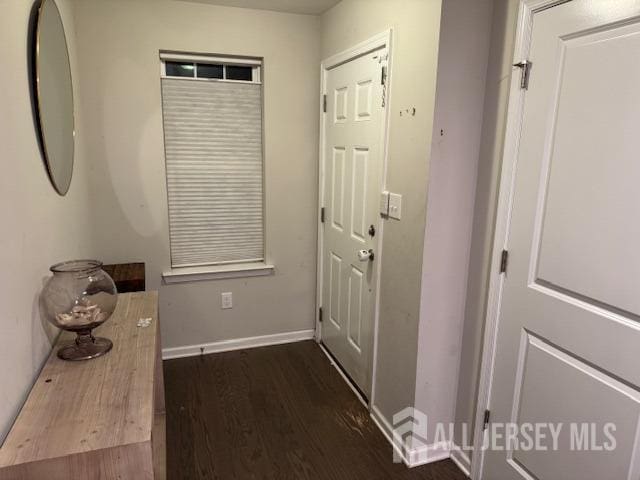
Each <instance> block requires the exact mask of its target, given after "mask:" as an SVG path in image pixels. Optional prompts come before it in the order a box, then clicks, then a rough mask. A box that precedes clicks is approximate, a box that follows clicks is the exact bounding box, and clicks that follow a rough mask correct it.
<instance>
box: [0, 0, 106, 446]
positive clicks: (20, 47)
mask: <svg viewBox="0 0 640 480" xmlns="http://www.w3.org/2000/svg"><path fill="white" fill-rule="evenodd" d="M57 3H58V5H59V7H60V10H61V12H62V16H63V22H64V24H65V27H66V29H67V42H68V44H69V50H70V54H71V63H72V70H74V69H75V46H76V41H75V34H74V31H73V22H72V16H71V12H70V5H69V3H68V2H67V1H66V0H57ZM32 4H33V2H32V1H31V0H13V1H10V2H3V3H2V15H0V63H1V64H2V66H3V68H2V70H3V73H2V77H1V79H0V87H1V88H0V105H2V108H1V112H0V145H1V147H0V148H1V149H0V152H1V157H0V158H1V160H2V175H0V225H1V228H2V233H1V235H0V265H1V267H0V365H2V368H0V443H2V440H3V439H4V437H5V435H6V433H7V431H8V429H9V428H10V426H11V424H12V422H13V419H14V417H15V415H16V414H17V412H18V411H19V409H20V407H21V406H22V403H23V401H24V400H25V398H26V395H27V394H28V393H29V390H30V388H31V385H32V383H33V380H34V379H35V377H36V375H37V374H38V372H39V371H40V368H41V366H42V363H43V362H44V360H45V359H46V357H47V356H48V355H49V352H50V349H51V340H52V339H53V337H54V335H55V334H56V331H57V330H56V329H53V328H52V327H50V326H49V324H48V323H47V322H46V321H45V320H43V319H42V318H41V317H40V314H39V308H38V295H39V292H40V290H41V288H42V286H43V282H44V280H45V278H46V277H47V276H48V273H49V272H48V268H49V266H50V265H52V264H53V263H56V262H59V261H61V260H66V259H70V258H79V257H80V258H82V257H89V256H92V255H94V254H95V251H94V250H93V249H92V248H91V238H90V234H89V232H90V226H89V205H88V200H89V199H88V188H87V183H88V182H87V174H88V169H87V165H86V161H85V156H84V155H83V152H82V149H83V146H82V140H83V128H82V125H81V124H80V127H79V128H78V131H77V133H78V135H77V139H76V158H75V170H74V173H73V180H72V183H71V188H70V189H69V192H68V193H67V195H66V196H65V197H61V196H59V195H58V194H57V193H56V192H55V191H54V189H53V186H52V185H51V183H50V182H49V178H48V176H47V172H46V170H45V166H44V163H43V160H42V156H41V155H40V152H39V149H38V142H37V137H36V131H35V129H34V123H33V116H32V111H31V102H30V95H29V74H28V67H27V62H28V51H27V30H28V28H27V27H28V24H29V14H30V10H31V7H32ZM72 73H76V72H75V71H74V72H72ZM74 80H75V77H74ZM76 85H77V82H76ZM76 93H77V92H76ZM76 100H77V95H76ZM78 120H79V122H78V123H81V119H78Z"/></svg>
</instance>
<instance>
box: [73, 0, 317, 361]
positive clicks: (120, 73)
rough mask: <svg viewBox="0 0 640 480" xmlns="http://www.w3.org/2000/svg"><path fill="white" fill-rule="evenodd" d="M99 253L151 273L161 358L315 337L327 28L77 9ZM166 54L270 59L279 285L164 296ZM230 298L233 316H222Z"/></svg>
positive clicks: (269, 217) (293, 18)
mask: <svg viewBox="0 0 640 480" xmlns="http://www.w3.org/2000/svg"><path fill="white" fill-rule="evenodd" d="M76 4H77V15H76V21H77V29H78V39H79V48H78V53H79V65H80V82H81V83H82V84H83V85H84V86H85V87H86V89H85V91H84V95H83V102H82V108H83V111H84V113H85V119H86V122H87V123H86V126H85V128H86V130H87V132H86V133H87V143H88V145H89V146H90V148H89V151H88V154H89V159H90V161H91V178H92V184H91V188H92V194H93V195H95V197H96V198H99V202H98V203H97V205H96V209H95V210H94V215H95V216H96V218H97V219H99V225H100V227H99V228H97V229H96V236H95V239H94V240H95V242H96V244H97V245H98V247H99V249H100V252H101V255H102V257H103V258H104V259H105V260H107V261H109V262H128V261H144V262H146V264H147V283H148V288H151V289H159V290H160V316H161V319H162V334H163V346H164V347H165V348H166V347H179V346H188V345H196V344H202V343H208V342H215V341H220V340H226V339H233V338H243V337H250V336H259V335H268V334H276V333H284V332H291V331H299V330H305V329H313V328H314V324H315V307H314V305H315V286H316V236H317V230H316V228H317V227H316V222H317V218H316V205H317V173H316V172H317V158H318V149H317V145H318V128H319V127H318V95H319V91H320V87H319V73H318V72H319V69H318V66H319V64H320V57H319V18H318V17H315V16H310V15H292V14H283V13H276V12H268V11H258V10H249V9H243V8H231V7H220V6H213V5H205V4H197V3H190V2H176V1H167V0H137V1H129V0H126V1H125V0H77V2H76ZM159 50H177V51H186V52H201V53H219V54H232V55H248V56H258V57H264V84H265V95H264V105H265V109H264V124H265V144H264V145H265V180H266V245H267V261H268V262H271V263H273V264H274V265H275V268H276V272H275V275H273V276H268V277H254V278H240V279H232V280H211V281H201V282H192V283H183V284H173V285H163V284H162V283H161V274H162V272H163V271H165V270H168V269H169V267H170V256H169V233H168V221H167V217H168V214H167V197H166V182H165V161H164V142H163V130H162V112H161V97H160V63H159V59H158V52H159ZM221 292H233V294H234V298H233V300H234V306H233V309H231V310H224V311H223V310H221V308H220V294H221Z"/></svg>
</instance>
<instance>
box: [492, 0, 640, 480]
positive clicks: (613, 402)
mask: <svg viewBox="0 0 640 480" xmlns="http://www.w3.org/2000/svg"><path fill="white" fill-rule="evenodd" d="M614 3H615V8H614V7H611V8H607V5H614ZM623 4H624V5H623ZM639 14H640V2H633V1H631V2H620V3H616V2H600V3H598V8H594V3H593V2H589V1H584V0H573V1H571V2H568V3H563V4H561V5H558V6H555V7H553V8H548V9H546V10H543V11H540V12H537V13H535V14H534V20H533V28H532V32H531V35H532V36H531V47H530V56H529V60H530V61H531V62H532V64H533V69H532V71H531V78H530V84H529V89H528V91H527V93H526V95H525V103H524V110H523V118H522V125H521V132H520V143H519V151H518V158H517V162H516V171H515V172H516V176H515V182H514V186H513V188H514V190H513V205H512V210H511V224H510V228H509V242H508V243H509V247H508V248H509V265H508V270H507V273H506V277H505V280H504V287H503V294H502V303H501V306H500V315H499V319H498V336H497V343H496V354H495V366H494V372H493V379H492V387H491V393H490V410H491V422H492V424H493V423H497V424H508V423H515V424H518V425H522V424H526V423H544V424H548V423H553V424H556V425H557V424H559V423H561V424H562V426H561V430H560V435H559V437H558V438H559V440H558V449H557V450H553V449H552V443H550V442H549V441H547V442H546V443H545V445H546V446H547V447H548V448H547V450H541V449H532V450H523V449H507V450H506V451H499V450H490V451H487V453H486V456H485V460H484V469H483V478H484V479H486V480H501V479H520V478H526V479H537V480H558V479H562V480H573V479H575V480H601V479H605V478H606V479H607V480H614V479H620V480H628V479H638V478H640V463H639V462H640V438H639V432H640V369H639V368H638V352H640V317H639V314H640V295H638V291H639V290H638V288H639V285H640V253H639V251H638V248H637V245H638V244H640V223H639V222H638V220H639V219H640V189H638V185H640V162H639V160H638V153H637V152H638V151H640V135H637V133H635V131H636V129H637V125H638V124H639V121H640V89H638V87H637V86H638V85H640V63H639V62H632V63H633V65H629V63H628V62H627V63H626V64H625V60H624V59H629V58H638V55H639V54H640V23H639V22H638V15H639ZM572 423H575V424H576V426H572V425H571V424H572ZM583 423H587V424H593V426H591V425H589V427H588V428H589V429H593V431H591V430H590V434H591V435H590V437H589V439H588V441H589V442H595V443H593V444H592V443H589V444H588V445H585V446H587V447H590V448H591V449H590V450H589V449H588V450H587V451H585V450H582V449H579V448H575V447H576V444H575V440H576V439H575V438H574V439H573V443H572V436H571V433H572V428H578V429H579V428H582V427H581V426H582V424H583ZM608 423H611V424H614V425H615V432H614V438H615V441H616V448H615V449H614V450H612V451H607V450H597V451H596V450H594V449H593V448H592V447H597V446H602V445H603V443H604V442H605V441H606V440H607V437H606V436H605V435H604V431H605V426H606V424H608ZM594 434H595V435H596V439H595V440H594ZM517 438H518V439H519V440H520V441H523V440H524V437H523V435H522V434H521V433H520V434H519V435H518V436H517Z"/></svg>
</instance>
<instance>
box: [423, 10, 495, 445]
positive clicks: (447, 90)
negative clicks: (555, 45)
mask: <svg viewBox="0 0 640 480" xmlns="http://www.w3.org/2000/svg"><path fill="white" fill-rule="evenodd" d="M492 4H493V0H446V1H445V2H443V5H442V22H441V25H440V53H439V60H438V81H437V88H436V104H435V119H434V125H433V139H434V140H433V146H432V150H431V163H430V173H429V185H428V201H427V216H426V218H427V220H426V231H425V240H424V256H423V268H422V292H421V294H422V300H421V307H420V331H419V337H418V342H419V346H418V363H417V365H418V366H417V372H416V377H417V378H416V398H415V407H416V408H417V409H419V410H420V411H422V412H423V413H426V414H427V415H428V418H429V421H430V423H431V422H436V421H438V422H443V423H445V424H448V423H450V422H453V415H454V408H455V397H456V389H457V374H458V365H459V361H460V353H461V337H462V327H463V322H464V310H465V296H466V291H467V270H468V266H469V257H470V248H471V232H472V225H473V213H474V200H475V195H476V181H477V177H478V158H479V152H480V135H481V130H482V117H483V106H484V93H485V78H486V72H487V61H488V57H489V43H490V36H491V13H492ZM429 433H430V434H433V433H434V432H433V431H431V432H429ZM429 441H432V439H429Z"/></svg>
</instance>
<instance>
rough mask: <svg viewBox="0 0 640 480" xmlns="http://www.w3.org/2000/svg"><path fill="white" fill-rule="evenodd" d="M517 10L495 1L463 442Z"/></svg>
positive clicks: (462, 400) (474, 382)
mask: <svg viewBox="0 0 640 480" xmlns="http://www.w3.org/2000/svg"><path fill="white" fill-rule="evenodd" d="M517 13H518V0H495V3H494V8H493V23H492V30H491V47H490V55H489V66H488V70H487V82H486V83H487V88H486V94H485V104H484V115H483V120H482V137H481V144H480V163H479V169H478V182H477V185H476V195H475V210H474V215H473V233H472V242H471V256H470V262H469V275H468V281H467V295H466V304H465V310H464V330H463V336H462V358H461V361H460V371H459V382H458V392H457V401H456V413H455V420H456V424H457V427H458V428H457V430H456V435H455V438H454V442H455V443H456V444H458V445H461V444H462V442H463V441H464V440H463V433H462V432H463V431H462V425H463V424H467V425H469V427H470V428H469V430H468V435H467V436H468V439H469V441H471V440H472V439H473V429H472V427H473V423H474V419H475V409H476V397H477V392H478V380H479V372H480V362H481V354H482V342H483V334H484V329H483V327H484V317H485V312H486V302H487V293H488V286H489V284H488V278H489V271H490V268H491V265H490V258H491V250H492V246H493V233H494V224H495V215H496V206H497V198H498V186H499V175H500V168H501V163H502V147H503V142H504V132H505V124H506V113H507V102H508V99H509V84H510V77H511V74H512V68H511V63H512V57H513V48H514V39H515V30H516V22H517ZM468 453H469V454H470V452H468Z"/></svg>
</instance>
